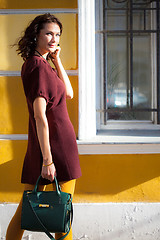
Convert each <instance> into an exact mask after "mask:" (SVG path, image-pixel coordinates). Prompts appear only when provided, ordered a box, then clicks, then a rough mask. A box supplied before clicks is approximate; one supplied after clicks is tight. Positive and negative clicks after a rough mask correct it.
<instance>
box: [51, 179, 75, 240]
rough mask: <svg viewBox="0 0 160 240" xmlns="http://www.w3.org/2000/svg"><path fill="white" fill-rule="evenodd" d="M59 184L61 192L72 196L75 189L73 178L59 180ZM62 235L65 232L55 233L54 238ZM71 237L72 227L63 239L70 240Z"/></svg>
mask: <svg viewBox="0 0 160 240" xmlns="http://www.w3.org/2000/svg"><path fill="white" fill-rule="evenodd" d="M59 184H60V186H61V190H62V192H67V193H71V194H72V197H73V195H74V190H75V184H76V180H75V179H73V180H71V181H67V182H60V183H59ZM64 235H65V233H56V234H55V238H56V239H58V238H60V237H62V236H64ZM72 239H73V237H72V228H71V230H70V232H69V234H68V235H67V237H66V238H65V240H72Z"/></svg>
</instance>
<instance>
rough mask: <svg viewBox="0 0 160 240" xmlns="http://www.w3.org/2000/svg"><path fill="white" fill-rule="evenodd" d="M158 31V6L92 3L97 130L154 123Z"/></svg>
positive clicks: (121, 0) (141, 1)
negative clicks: (94, 17)
mask: <svg viewBox="0 0 160 240" xmlns="http://www.w3.org/2000/svg"><path fill="white" fill-rule="evenodd" d="M97 9H98V11H97ZM159 25H160V17H159V1H158V0H157V1H151V0H138V1H137V0H100V1H96V46H97V47H96V50H97V52H96V66H98V69H97V74H96V81H97V89H98V94H97V123H98V129H105V128H107V125H108V124H111V123H115V122H118V124H120V123H125V122H127V123H128V122H130V123H131V124H133V123H135V122H136V123H140V124H144V123H158V124H159V123H160V112H159V81H160V78H159V77H160V76H159V67H160V66H159V64H160V62H159V55H160V54H159V47H160V41H159V33H160V31H159V30H160V28H159V27H160V26H159Z"/></svg>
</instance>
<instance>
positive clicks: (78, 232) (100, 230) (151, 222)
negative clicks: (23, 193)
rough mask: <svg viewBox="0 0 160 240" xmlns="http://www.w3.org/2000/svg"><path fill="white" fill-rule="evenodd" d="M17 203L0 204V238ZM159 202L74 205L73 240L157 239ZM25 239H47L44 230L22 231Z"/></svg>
mask: <svg viewBox="0 0 160 240" xmlns="http://www.w3.org/2000/svg"><path fill="white" fill-rule="evenodd" d="M16 207H17V204H0V216H1V218H0V230H1V231H0V239H5V232H6V228H7V225H8V223H9V221H10V219H11V217H12V216H13V214H14V212H15V209H16ZM159 223H160V203H79V204H74V223H73V239H74V240H80V239H81V240H111V239H112V240H132V239H136V240H158V239H160V227H159ZM23 239H27V240H37V239H38V240H42V239H43V240H48V237H47V236H45V234H44V233H32V232H27V231H26V232H25V234H24V238H23Z"/></svg>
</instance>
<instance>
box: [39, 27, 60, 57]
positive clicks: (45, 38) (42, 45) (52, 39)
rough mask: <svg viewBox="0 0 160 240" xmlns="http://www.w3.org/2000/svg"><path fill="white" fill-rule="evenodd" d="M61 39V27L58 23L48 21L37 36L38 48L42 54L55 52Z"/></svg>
mask: <svg viewBox="0 0 160 240" xmlns="http://www.w3.org/2000/svg"><path fill="white" fill-rule="evenodd" d="M59 40H60V27H59V26H58V24H57V23H46V24H45V25H44V28H43V29H41V30H40V33H39V35H38V37H37V47H36V50H37V51H39V52H40V53H41V54H42V55H43V54H46V53H48V52H54V51H55V50H56V48H57V44H58V43H59Z"/></svg>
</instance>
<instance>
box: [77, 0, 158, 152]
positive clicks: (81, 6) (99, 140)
mask: <svg viewBox="0 0 160 240" xmlns="http://www.w3.org/2000/svg"><path fill="white" fill-rule="evenodd" d="M96 4H97V0H96ZM78 44H79V46H78V50H79V53H78V60H79V135H78V138H79V139H78V145H79V151H80V154H90V153H92V154H101V153H103V154H105V153H106V154H107V153H109V154H111V152H112V150H111V149H114V150H113V151H114V153H116V149H115V148H116V147H118V146H119V147H118V151H119V150H120V149H121V151H119V153H134V152H136V153H137V152H139V153H159V152H160V148H159V147H160V137H159V136H157V137H155V136H150V137H147V138H146V137H137V138H136V137H134V138H133V137H132V136H123V135H121V136H109V137H108V136H105V135H103V136H97V135H96V132H97V126H96V104H97V103H96V71H95V70H96V65H95V0H78ZM143 127H144V125H143ZM109 128H111V125H110V126H109ZM114 128H115V125H113V126H112V129H114ZM128 128H129V129H130V126H128ZM134 128H137V129H141V125H139V124H135V125H134ZM148 128H150V129H154V130H155V129H157V130H160V126H158V125H154V128H153V124H150V126H149V125H146V126H145V127H144V128H143V129H148ZM133 143H134V144H133ZM102 144H103V147H102ZM110 144H115V145H114V147H112V148H110ZM127 144H133V145H132V146H134V147H133V148H132V147H131V145H130V147H131V148H130V151H129V152H128V151H126V150H127V149H126V145H127ZM150 144H152V145H151V146H150V149H151V150H150V151H149V152H148V149H149V145H150ZM142 145H143V147H142ZM137 146H138V148H137ZM154 146H156V149H155V147H154ZM157 146H158V148H157ZM102 148H103V151H102ZM135 148H136V149H138V150H137V151H135ZM128 149H129V148H128ZM158 149H159V150H158Z"/></svg>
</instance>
